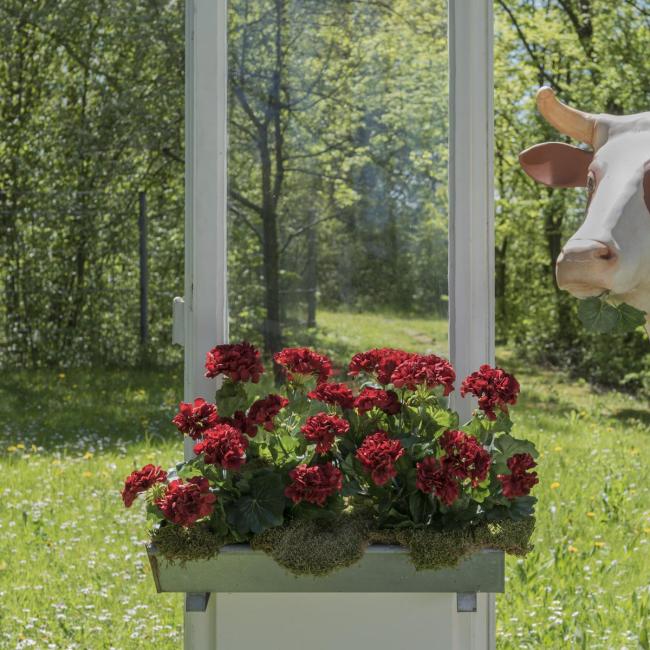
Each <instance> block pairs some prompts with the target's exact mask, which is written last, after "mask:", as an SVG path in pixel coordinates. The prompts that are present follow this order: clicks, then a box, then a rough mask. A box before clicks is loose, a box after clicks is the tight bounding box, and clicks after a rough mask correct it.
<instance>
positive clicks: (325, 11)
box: [228, 0, 448, 361]
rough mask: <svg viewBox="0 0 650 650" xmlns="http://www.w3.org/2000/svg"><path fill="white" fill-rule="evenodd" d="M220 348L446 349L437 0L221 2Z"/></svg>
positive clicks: (442, 75) (441, 14)
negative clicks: (223, 231)
mask: <svg viewBox="0 0 650 650" xmlns="http://www.w3.org/2000/svg"><path fill="white" fill-rule="evenodd" d="M228 47H229V138H230V149H229V160H228V165H229V242H228V243H229V260H228V262H229V303H230V317H231V339H232V340H237V339H241V338H245V339H248V340H251V341H253V342H256V343H258V344H260V345H263V346H264V347H265V349H266V351H267V352H272V351H275V350H277V349H279V348H281V347H282V346H286V345H311V346H313V347H315V348H317V349H319V350H321V351H323V352H327V353H329V354H331V355H332V356H333V357H334V358H335V359H336V360H338V361H343V360H345V359H347V358H349V356H350V354H351V353H353V352H355V351H358V350H363V349H368V348H371V347H384V346H386V347H401V348H405V349H408V350H411V351H427V352H435V353H438V354H445V355H446V354H447V69H448V65H447V15H446V2H444V1H442V0H433V1H432V0H391V2H386V3H384V2H370V1H362V0H359V1H351V0H232V1H231V2H230V3H229V44H228Z"/></svg>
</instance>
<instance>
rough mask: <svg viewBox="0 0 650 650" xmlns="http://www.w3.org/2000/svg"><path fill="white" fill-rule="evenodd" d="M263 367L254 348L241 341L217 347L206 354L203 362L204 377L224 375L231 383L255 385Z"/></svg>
mask: <svg viewBox="0 0 650 650" xmlns="http://www.w3.org/2000/svg"><path fill="white" fill-rule="evenodd" d="M263 372H264V366H263V365H262V360H261V358H260V353H259V352H258V351H257V348H255V346H253V345H251V344H250V343H247V342H246V341H242V342H241V343H228V344H226V345H217V346H216V347H214V348H212V350H210V352H208V354H207V357H206V360H205V376H206V377H216V376H217V375H222V374H223V375H226V377H228V378H230V379H231V380H232V381H252V382H253V383H254V384H256V383H257V382H258V381H259V380H260V375H261V374H262V373H263Z"/></svg>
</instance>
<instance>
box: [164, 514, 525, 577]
mask: <svg viewBox="0 0 650 650" xmlns="http://www.w3.org/2000/svg"><path fill="white" fill-rule="evenodd" d="M534 527H535V519H534V518H529V519H524V520H522V521H510V520H504V521H501V522H498V523H483V524H479V525H477V526H472V527H464V528H458V529H448V530H435V529H432V528H403V529H384V530H376V529H375V530H373V529H372V525H371V523H370V521H369V519H367V518H366V517H362V516H355V515H341V516H339V517H336V518H334V519H328V520H310V519H295V520H293V521H292V522H290V523H289V524H287V525H285V526H279V527H277V528H271V529H269V530H266V531H264V532H263V533H261V534H260V535H255V536H254V537H253V538H252V540H251V547H252V548H254V549H258V550H262V551H264V552H265V553H268V554H269V555H270V556H271V557H272V558H273V559H274V560H275V561H276V562H277V563H278V564H280V565H281V566H283V567H285V568H286V569H288V570H289V571H291V572H292V573H294V574H296V575H314V576H322V575H326V574H328V573H331V572H332V571H336V570H338V569H341V568H343V567H347V566H350V565H352V564H354V563H355V562H357V561H358V560H360V559H361V557H362V556H363V553H364V551H365V549H366V547H367V546H368V545H369V544H397V545H399V546H403V547H405V548H408V549H409V554H410V557H411V561H412V562H413V565H414V566H415V568H416V569H418V570H424V569H427V570H432V569H440V568H443V567H451V566H455V565H456V564H458V563H459V562H460V561H461V560H462V559H464V558H466V557H468V556H469V555H472V554H473V553H476V552H477V551H481V550H483V549H487V548H491V549H497V550H502V551H504V552H506V553H509V554H511V555H526V553H528V552H529V551H530V550H531V549H532V546H531V545H530V537H531V535H532V533H533V530H534ZM152 542H153V543H154V544H155V545H156V547H157V549H158V552H159V553H160V554H161V555H162V556H163V557H165V558H166V559H167V560H169V561H172V562H173V561H180V562H181V564H184V563H185V562H187V561H188V560H199V559H209V558H211V557H214V556H215V555H217V553H218V552H219V548H220V547H221V546H223V545H224V544H227V543H228V540H224V539H223V538H221V537H219V536H218V535H217V534H216V533H215V532H214V531H211V530H210V529H209V528H207V527H206V526H194V527H192V528H189V529H187V528H182V527H181V526H175V525H165V526H161V527H160V528H157V529H155V530H154V531H152Z"/></svg>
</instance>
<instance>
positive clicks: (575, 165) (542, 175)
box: [519, 142, 594, 187]
mask: <svg viewBox="0 0 650 650" xmlns="http://www.w3.org/2000/svg"><path fill="white" fill-rule="evenodd" d="M593 158H594V154H593V152H591V151H585V150H584V149H579V148H578V147H574V146H572V145H570V144H564V143H563V142H545V143H543V144H536V145H535V146H534V147H531V148H530V149H526V151H522V152H521V153H520V154H519V162H520V163H521V166H522V167H523V168H524V171H525V172H526V173H527V174H528V175H529V176H530V177H531V178H532V179H533V180H536V181H537V182H538V183H543V184H544V185H549V186H550V187H585V186H586V185H587V174H588V173H589V165H590V164H591V161H592V160H593Z"/></svg>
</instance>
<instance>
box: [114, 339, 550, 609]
mask: <svg viewBox="0 0 650 650" xmlns="http://www.w3.org/2000/svg"><path fill="white" fill-rule="evenodd" d="M273 358H274V362H275V364H276V365H277V366H278V367H280V368H283V369H284V370H283V372H284V374H285V380H286V381H285V384H284V386H283V387H282V388H277V389H276V390H279V391H280V392H278V393H271V394H267V395H266V396H264V394H265V393H266V392H267V391H268V389H269V386H270V384H269V381H268V380H267V383H266V388H264V387H263V385H258V382H260V376H261V374H262V372H263V366H262V363H261V355H260V353H259V351H258V350H256V349H255V347H254V346H252V345H250V344H249V343H246V342H241V343H237V344H228V345H222V346H217V347H216V348H214V349H213V350H211V351H210V352H209V353H208V356H207V362H206V370H207V373H206V375H207V376H208V377H216V376H217V375H225V378H224V380H223V383H222V385H221V387H220V388H219V390H218V391H217V394H216V398H217V399H216V402H217V403H216V404H212V403H209V402H206V400H205V399H203V398H201V397H199V398H197V399H196V400H194V402H193V403H190V402H188V403H185V402H182V403H181V404H180V406H179V412H178V414H177V415H176V416H175V417H174V420H173V422H174V424H175V425H176V426H177V427H178V429H179V431H180V432H181V433H183V435H186V436H188V437H190V438H191V439H192V440H193V441H194V443H195V444H194V446H193V451H194V454H195V456H194V457H192V458H189V459H187V460H185V461H184V462H182V463H180V464H178V465H177V466H176V467H175V468H173V469H171V470H170V471H169V472H166V471H164V470H163V469H162V468H161V467H154V466H153V465H146V466H145V467H143V468H142V469H141V470H138V471H135V472H133V473H132V474H131V475H130V476H128V477H127V479H126V481H125V486H124V490H123V492H122V498H123V500H124V504H125V505H126V506H127V507H130V506H131V504H132V503H133V502H134V500H135V499H136V497H137V496H138V495H139V494H143V493H144V495H145V500H146V503H147V511H148V515H149V518H150V520H152V521H153V522H154V526H153V528H152V530H151V544H150V546H149V547H148V552H149V558H150V562H151V567H152V572H153V575H154V579H155V581H156V587H157V589H158V591H159V592H181V593H186V594H188V596H187V599H186V607H187V608H188V610H189V611H197V610H201V609H202V608H205V606H207V598H208V596H209V594H210V593H212V592H216V593H273V592H275V593H277V592H280V593H283V592H284V593H309V592H312V593H319V592H321V593H322V592H324V593H327V592H329V593H346V592H347V593H364V592H366V593H388V594H390V593H456V594H458V595H459V596H458V611H475V609H473V607H475V603H476V594H477V593H478V592H483V593H494V592H501V591H503V588H504V552H507V553H511V554H514V555H525V554H526V553H527V552H528V551H529V550H530V543H529V542H530V536H531V534H532V530H533V527H534V517H533V513H534V504H535V498H534V497H533V496H531V495H530V490H531V489H532V487H533V486H534V485H535V484H536V483H537V482H538V478H537V473H536V472H534V471H531V470H532V469H533V468H534V467H535V466H536V463H535V460H534V458H535V456H536V455H537V452H536V450H535V447H534V445H532V443H530V442H528V441H526V440H520V439H517V438H515V437H513V436H512V435H511V432H512V428H513V427H512V422H511V420H510V417H509V413H508V407H509V405H512V404H515V403H516V401H517V395H518V393H519V384H518V382H517V381H516V379H515V378H514V377H513V376H512V375H510V374H508V373H506V372H505V371H504V370H502V369H500V368H492V367H491V366H488V365H484V366H481V368H480V369H479V370H478V371H476V372H474V373H472V374H471V375H469V376H468V377H466V378H465V379H464V380H463V382H462V384H461V386H460V394H461V396H464V395H466V394H471V395H473V396H475V397H476V398H478V406H479V410H478V411H476V412H474V414H473V415H472V418H471V420H469V421H468V422H466V423H465V424H461V422H460V419H459V415H458V413H456V412H455V411H453V410H451V409H450V408H449V405H448V402H447V397H448V396H449V395H450V393H451V392H452V391H453V390H454V382H455V381H456V374H455V371H454V369H453V368H452V366H451V364H450V363H449V362H448V361H447V360H445V359H442V358H440V357H437V356H435V355H422V354H415V353H409V352H404V351H402V350H396V349H392V348H384V349H373V350H369V351H367V352H361V353H357V354H355V355H354V356H353V357H352V360H351V361H350V364H349V366H348V376H350V377H352V378H353V380H352V381H354V382H356V384H354V386H353V385H352V384H347V383H345V382H339V381H332V374H333V369H332V364H331V362H330V360H329V359H328V358H327V357H325V356H324V355H321V354H319V353H317V352H314V351H313V350H310V349H308V348H285V349H284V350H282V351H281V352H279V353H277V354H275V355H274V357H273ZM260 383H261V384H263V382H260ZM463 594H465V596H467V597H466V598H464V597H462V595H463Z"/></svg>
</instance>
